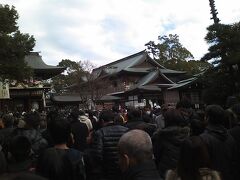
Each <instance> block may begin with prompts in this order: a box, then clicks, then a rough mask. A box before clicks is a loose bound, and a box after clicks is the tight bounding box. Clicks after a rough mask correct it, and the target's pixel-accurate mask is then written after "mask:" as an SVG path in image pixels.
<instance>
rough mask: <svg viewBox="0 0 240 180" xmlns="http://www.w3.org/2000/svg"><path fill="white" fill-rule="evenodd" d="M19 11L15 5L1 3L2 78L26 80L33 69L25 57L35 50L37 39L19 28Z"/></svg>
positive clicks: (0, 65) (0, 56)
mask: <svg viewBox="0 0 240 180" xmlns="http://www.w3.org/2000/svg"><path fill="white" fill-rule="evenodd" d="M18 17H19V16H18V13H17V11H16V10H15V7H14V6H12V7H10V6H9V5H0V78H1V79H2V80H4V79H15V80H20V81H22V80H24V79H26V78H29V77H30V75H31V74H32V70H31V68H30V67H28V66H27V64H26V63H25V61H24V57H25V56H26V55H27V54H29V52H30V51H32V50H33V47H34V46H35V39H34V37H33V36H30V35H29V34H23V33H21V32H20V31H19V30H18V26H17V20H18Z"/></svg>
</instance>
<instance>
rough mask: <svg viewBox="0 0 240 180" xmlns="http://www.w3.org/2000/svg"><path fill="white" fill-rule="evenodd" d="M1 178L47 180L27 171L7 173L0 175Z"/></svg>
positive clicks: (5, 179)
mask: <svg viewBox="0 0 240 180" xmlns="http://www.w3.org/2000/svg"><path fill="white" fill-rule="evenodd" d="M0 178H1V180H47V179H46V178H44V177H42V176H38V175H36V174H33V173H29V172H21V173H8V174H5V175H3V176H1V177H0Z"/></svg>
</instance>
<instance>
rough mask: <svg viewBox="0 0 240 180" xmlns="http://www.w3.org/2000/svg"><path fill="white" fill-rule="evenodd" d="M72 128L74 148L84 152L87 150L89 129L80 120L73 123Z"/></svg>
mask: <svg viewBox="0 0 240 180" xmlns="http://www.w3.org/2000/svg"><path fill="white" fill-rule="evenodd" d="M71 127H72V133H73V137H74V148H75V149H77V150H79V151H82V152H83V151H84V150H85V149H86V148H87V137H88V134H89V131H88V127H87V125H86V124H85V123H81V122H80V121H78V120H77V121H74V122H72V123H71Z"/></svg>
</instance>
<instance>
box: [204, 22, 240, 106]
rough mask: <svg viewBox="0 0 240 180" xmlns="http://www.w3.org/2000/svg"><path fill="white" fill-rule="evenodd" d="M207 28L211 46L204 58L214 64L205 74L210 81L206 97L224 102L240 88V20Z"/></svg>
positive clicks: (207, 36)
mask: <svg viewBox="0 0 240 180" xmlns="http://www.w3.org/2000/svg"><path fill="white" fill-rule="evenodd" d="M207 30H208V33H207V35H206V37H205V40H206V41H207V43H208V44H210V47H209V49H208V53H206V54H205V55H204V57H203V58H202V60H203V61H209V62H211V63H212V64H214V66H213V67H212V69H210V70H209V72H208V73H206V75H205V77H206V78H205V80H206V81H207V82H208V83H210V86H209V87H208V88H207V89H206V93H205V94H206V98H205V99H213V98H215V99H217V98H218V99H219V101H221V103H223V102H225V101H226V99H227V96H231V95H237V94H239V90H240V87H239V85H240V79H239V75H240V72H239V67H240V22H238V23H234V24H230V25H226V24H213V25H211V26H209V27H208V28H207ZM212 92H215V93H212Z"/></svg>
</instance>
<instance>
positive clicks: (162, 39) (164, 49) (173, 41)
mask: <svg viewBox="0 0 240 180" xmlns="http://www.w3.org/2000/svg"><path fill="white" fill-rule="evenodd" d="M158 41H159V42H158V43H157V44H155V42H154V41H150V42H148V43H147V44H145V46H147V50H148V51H149V53H150V54H152V55H153V57H154V59H156V60H158V61H160V62H166V61H168V60H172V59H175V60H176V59H177V60H183V61H185V60H189V59H193V58H194V57H193V55H192V54H191V52H189V51H188V50H187V49H186V48H185V47H183V45H182V44H181V43H180V42H179V36H178V35H177V34H174V35H173V34H169V35H168V36H158Z"/></svg>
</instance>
